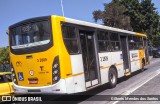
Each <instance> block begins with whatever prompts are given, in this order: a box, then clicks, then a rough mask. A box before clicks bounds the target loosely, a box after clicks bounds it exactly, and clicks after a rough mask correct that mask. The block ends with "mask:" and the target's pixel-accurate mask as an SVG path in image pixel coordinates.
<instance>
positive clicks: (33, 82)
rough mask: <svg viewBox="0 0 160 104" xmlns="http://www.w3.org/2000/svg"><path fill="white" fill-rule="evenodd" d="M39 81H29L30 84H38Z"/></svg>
mask: <svg viewBox="0 0 160 104" xmlns="http://www.w3.org/2000/svg"><path fill="white" fill-rule="evenodd" d="M37 83H38V80H29V84H37Z"/></svg>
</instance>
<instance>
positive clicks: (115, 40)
mask: <svg viewBox="0 0 160 104" xmlns="http://www.w3.org/2000/svg"><path fill="white" fill-rule="evenodd" d="M110 41H111V49H112V51H120V50H121V47H120V39H119V34H118V33H111V34H110Z"/></svg>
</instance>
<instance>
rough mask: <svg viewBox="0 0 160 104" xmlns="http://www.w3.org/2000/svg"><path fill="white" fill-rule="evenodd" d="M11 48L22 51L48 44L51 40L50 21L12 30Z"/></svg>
mask: <svg viewBox="0 0 160 104" xmlns="http://www.w3.org/2000/svg"><path fill="white" fill-rule="evenodd" d="M10 35H11V48H12V49H20V48H26V47H33V46H39V45H44V44H48V43H49V42H50V40H51V27H50V25H49V21H42V22H34V23H29V24H25V25H21V26H18V27H15V28H12V29H11V33H10Z"/></svg>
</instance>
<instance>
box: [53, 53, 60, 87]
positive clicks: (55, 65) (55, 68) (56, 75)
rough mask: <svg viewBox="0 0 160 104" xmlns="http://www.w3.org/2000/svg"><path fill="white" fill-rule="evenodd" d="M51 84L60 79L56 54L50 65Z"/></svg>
mask: <svg viewBox="0 0 160 104" xmlns="http://www.w3.org/2000/svg"><path fill="white" fill-rule="evenodd" d="M52 73H53V74H52V79H53V82H52V84H54V83H56V82H58V81H59V80H60V65H59V57H58V56H56V57H55V59H54V62H53V65H52Z"/></svg>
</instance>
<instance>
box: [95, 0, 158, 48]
mask: <svg viewBox="0 0 160 104" xmlns="http://www.w3.org/2000/svg"><path fill="white" fill-rule="evenodd" d="M93 18H94V20H95V21H96V22H97V21H98V20H102V22H103V24H104V25H106V26H111V27H116V28H121V29H127V30H133V31H135V32H140V33H145V34H147V35H148V37H149V39H150V45H158V46H159V45H160V42H159V41H156V40H158V39H160V16H159V15H158V12H157V11H156V8H155V7H154V3H152V1H151V0H112V2H110V3H108V4H106V3H105V4H104V11H101V10H95V11H93Z"/></svg>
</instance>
